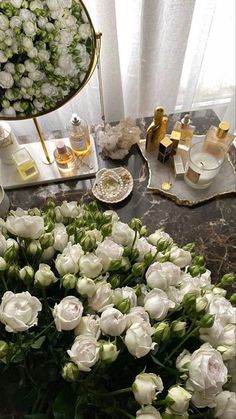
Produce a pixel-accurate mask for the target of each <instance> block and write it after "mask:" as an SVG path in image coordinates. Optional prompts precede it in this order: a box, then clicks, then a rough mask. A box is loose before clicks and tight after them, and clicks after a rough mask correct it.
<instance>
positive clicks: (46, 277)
mask: <svg viewBox="0 0 236 419" xmlns="http://www.w3.org/2000/svg"><path fill="white" fill-rule="evenodd" d="M34 278H35V279H34V283H35V284H39V285H42V286H43V287H48V286H49V285H51V284H53V283H54V282H56V281H57V278H56V277H55V275H54V273H53V272H52V270H51V268H50V266H49V265H47V264H46V263H40V264H39V269H38V270H37V272H35V277H34Z"/></svg>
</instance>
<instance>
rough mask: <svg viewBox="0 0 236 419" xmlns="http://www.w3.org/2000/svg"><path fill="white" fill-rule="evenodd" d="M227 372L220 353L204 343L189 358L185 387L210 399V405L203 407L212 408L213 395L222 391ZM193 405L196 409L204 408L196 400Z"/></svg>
mask: <svg viewBox="0 0 236 419" xmlns="http://www.w3.org/2000/svg"><path fill="white" fill-rule="evenodd" d="M227 372H228V371H227V368H226V366H225V365H224V362H223V360H222V356H221V355H220V353H219V352H218V351H217V350H215V349H213V348H212V346H211V345H209V344H208V343H204V344H203V345H202V346H201V347H200V348H199V349H198V350H196V351H194V352H193V354H192V356H191V361H190V365H189V379H188V380H187V383H186V387H187V389H189V390H190V391H194V392H197V393H198V395H199V396H200V395H202V396H204V398H208V397H209V398H211V402H210V404H209V402H207V403H208V404H206V405H205V406H209V407H212V403H213V402H214V397H215V395H216V394H218V393H219V392H220V391H222V386H223V385H224V384H225V383H226V382H227ZM198 399H199V398H198ZM193 403H195V405H196V406H197V407H204V406H203V404H202V403H201V406H199V404H198V402H197V401H196V400H194V401H193Z"/></svg>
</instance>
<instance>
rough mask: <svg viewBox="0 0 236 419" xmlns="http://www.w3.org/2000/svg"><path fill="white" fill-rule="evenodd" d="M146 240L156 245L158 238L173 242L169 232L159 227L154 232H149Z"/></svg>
mask: <svg viewBox="0 0 236 419" xmlns="http://www.w3.org/2000/svg"><path fill="white" fill-rule="evenodd" d="M147 240H148V241H149V243H151V244H153V246H156V245H157V242H158V241H159V240H166V241H168V242H169V243H173V240H172V238H171V237H170V236H169V234H168V233H165V231H163V230H162V229H161V228H160V229H159V230H156V231H155V232H154V233H152V234H150V236H148V238H147Z"/></svg>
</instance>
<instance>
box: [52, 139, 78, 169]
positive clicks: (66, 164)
mask: <svg viewBox="0 0 236 419" xmlns="http://www.w3.org/2000/svg"><path fill="white" fill-rule="evenodd" d="M53 154H54V158H55V161H56V164H57V167H58V169H59V170H61V171H62V172H70V171H73V170H74V169H75V167H76V158H75V155H74V153H73V151H72V150H71V148H70V147H68V146H66V145H65V143H64V141H58V142H57V148H56V149H55V150H54V153H53Z"/></svg>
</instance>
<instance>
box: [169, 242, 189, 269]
mask: <svg viewBox="0 0 236 419" xmlns="http://www.w3.org/2000/svg"><path fill="white" fill-rule="evenodd" d="M191 260H192V257H191V253H190V252H188V251H187V250H183V249H180V248H179V247H177V246H173V247H172V248H171V250H170V261H171V262H173V263H174V264H175V265H177V266H179V267H180V268H184V267H185V266H188V265H190V263H191Z"/></svg>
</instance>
